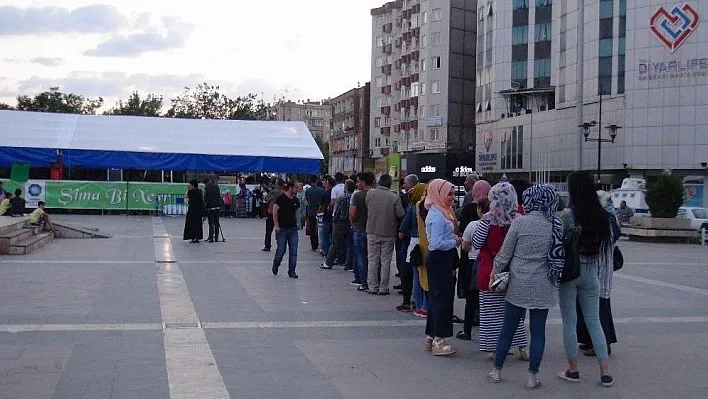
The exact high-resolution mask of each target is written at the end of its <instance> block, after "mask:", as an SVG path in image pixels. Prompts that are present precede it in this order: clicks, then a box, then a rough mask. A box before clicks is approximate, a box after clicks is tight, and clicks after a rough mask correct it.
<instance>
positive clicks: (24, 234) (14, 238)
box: [0, 229, 34, 254]
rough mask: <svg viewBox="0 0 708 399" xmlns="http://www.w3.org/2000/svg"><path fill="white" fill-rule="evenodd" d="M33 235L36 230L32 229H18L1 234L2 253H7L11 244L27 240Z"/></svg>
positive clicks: (0, 248)
mask: <svg viewBox="0 0 708 399" xmlns="http://www.w3.org/2000/svg"><path fill="white" fill-rule="evenodd" d="M33 235H34V232H33V231H32V230H31V229H18V230H13V231H10V232H8V233H2V234H0V254H4V253H7V250H8V248H10V246H11V245H14V244H17V243H18V242H20V241H24V240H27V239H28V238H30V237H32V236H33Z"/></svg>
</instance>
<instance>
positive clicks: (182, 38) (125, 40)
mask: <svg viewBox="0 0 708 399" xmlns="http://www.w3.org/2000/svg"><path fill="white" fill-rule="evenodd" d="M142 18H144V16H141V19H142ZM191 29H192V27H191V26H190V25H188V24H186V23H184V21H182V20H180V19H178V18H170V17H164V18H162V20H161V24H160V25H159V26H150V27H148V28H147V30H145V31H144V32H138V33H131V34H128V35H124V34H117V35H114V36H113V37H111V38H110V39H108V40H106V41H104V42H102V43H100V44H99V45H98V46H96V48H93V49H89V50H86V51H84V55H86V56H90V57H138V56H139V55H141V54H143V53H147V52H152V51H165V50H171V49H176V48H181V47H183V46H184V44H185V43H186V42H187V39H188V37H189V33H190V31H191Z"/></svg>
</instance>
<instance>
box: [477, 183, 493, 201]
mask: <svg viewBox="0 0 708 399" xmlns="http://www.w3.org/2000/svg"><path fill="white" fill-rule="evenodd" d="M491 190H492V186H491V185H490V184H489V183H488V182H487V181H485V180H479V181H478V182H476V183H475V184H474V186H472V198H473V199H474V203H475V204H476V203H478V202H479V200H481V199H482V198H488V197H489V192H490V191H491Z"/></svg>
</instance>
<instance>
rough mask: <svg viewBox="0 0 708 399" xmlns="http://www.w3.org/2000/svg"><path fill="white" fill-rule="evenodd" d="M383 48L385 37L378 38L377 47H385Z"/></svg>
mask: <svg viewBox="0 0 708 399" xmlns="http://www.w3.org/2000/svg"><path fill="white" fill-rule="evenodd" d="M383 46H384V38H383V36H376V47H383Z"/></svg>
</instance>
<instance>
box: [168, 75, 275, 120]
mask: <svg viewBox="0 0 708 399" xmlns="http://www.w3.org/2000/svg"><path fill="white" fill-rule="evenodd" d="M219 90H220V89H219V86H211V85H209V84H208V83H202V84H199V85H197V87H196V88H194V89H191V88H189V87H185V88H184V92H182V93H181V94H179V95H178V96H177V97H175V98H173V99H172V100H171V102H172V107H171V108H170V109H169V111H167V115H166V116H168V117H170V118H189V119H232V120H264V119H266V116H267V114H268V112H267V111H268V107H267V106H266V105H265V103H263V101H262V100H257V97H256V95H255V94H247V95H245V96H243V97H236V98H235V99H233V98H229V97H228V96H226V95H225V94H223V93H221V92H220V91H219Z"/></svg>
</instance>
